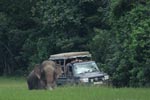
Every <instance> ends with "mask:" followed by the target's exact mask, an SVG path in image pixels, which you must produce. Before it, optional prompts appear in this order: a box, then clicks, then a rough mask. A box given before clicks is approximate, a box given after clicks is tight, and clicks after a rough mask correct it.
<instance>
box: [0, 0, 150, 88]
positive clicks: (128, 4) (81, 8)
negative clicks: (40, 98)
mask: <svg viewBox="0 0 150 100" xmlns="http://www.w3.org/2000/svg"><path fill="white" fill-rule="evenodd" d="M149 16H150V1H149V0H61V1H60V0H59V1H58V0H57V1H56V0H1V1H0V55H1V57H0V75H26V74H27V73H28V72H29V70H30V69H32V68H33V65H34V64H35V63H40V62H41V61H42V60H45V59H48V57H49V55H51V54H55V53H60V52H69V51H87V50H88V51H90V52H91V53H92V54H93V57H94V59H95V60H96V61H97V62H98V65H99V67H100V68H101V69H102V70H104V71H105V72H107V73H108V74H109V75H110V76H111V80H112V83H113V85H114V86H133V87H137V86H144V87H149V86H150V75H149V73H150V17H149Z"/></svg>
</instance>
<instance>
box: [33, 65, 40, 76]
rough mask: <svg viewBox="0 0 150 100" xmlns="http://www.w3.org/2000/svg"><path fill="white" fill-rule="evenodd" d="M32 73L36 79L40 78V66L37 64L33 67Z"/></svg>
mask: <svg viewBox="0 0 150 100" xmlns="http://www.w3.org/2000/svg"><path fill="white" fill-rule="evenodd" d="M34 73H35V75H36V76H37V78H38V79H40V78H41V70H40V65H39V64H37V65H35V68H34Z"/></svg>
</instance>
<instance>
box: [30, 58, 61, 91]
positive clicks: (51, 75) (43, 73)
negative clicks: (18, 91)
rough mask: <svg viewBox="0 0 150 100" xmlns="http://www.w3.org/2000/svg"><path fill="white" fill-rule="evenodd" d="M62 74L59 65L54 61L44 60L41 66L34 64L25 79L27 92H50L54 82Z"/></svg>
mask: <svg viewBox="0 0 150 100" xmlns="http://www.w3.org/2000/svg"><path fill="white" fill-rule="evenodd" d="M62 73H63V72H62V67H61V65H59V64H56V63H55V62H54V61H49V60H46V61H43V62H42V63H41V64H36V65H35V67H34V69H33V70H32V71H31V72H30V74H29V75H28V77H27V84H28V88H29V90H32V89H49V90H52V89H54V88H55V86H56V80H57V79H58V78H59V76H60V75H61V74H62Z"/></svg>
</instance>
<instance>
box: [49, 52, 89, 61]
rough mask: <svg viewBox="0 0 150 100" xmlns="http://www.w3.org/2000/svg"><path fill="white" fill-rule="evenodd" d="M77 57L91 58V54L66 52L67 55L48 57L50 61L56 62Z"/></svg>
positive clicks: (60, 54)
mask: <svg viewBox="0 0 150 100" xmlns="http://www.w3.org/2000/svg"><path fill="white" fill-rule="evenodd" d="M78 57H91V54H90V53H89V52H88V51H84V52H68V53H59V54H54V55H50V58H49V59H50V60H58V59H71V58H78Z"/></svg>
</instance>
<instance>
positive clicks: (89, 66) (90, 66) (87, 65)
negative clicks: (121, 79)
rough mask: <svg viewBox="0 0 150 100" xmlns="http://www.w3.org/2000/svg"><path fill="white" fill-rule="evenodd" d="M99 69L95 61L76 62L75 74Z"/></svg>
mask: <svg viewBox="0 0 150 100" xmlns="http://www.w3.org/2000/svg"><path fill="white" fill-rule="evenodd" d="M97 71H99V69H98V67H97V65H96V63H95V62H94V61H90V62H81V63H74V74H75V75H78V74H84V73H91V72H97Z"/></svg>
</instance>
